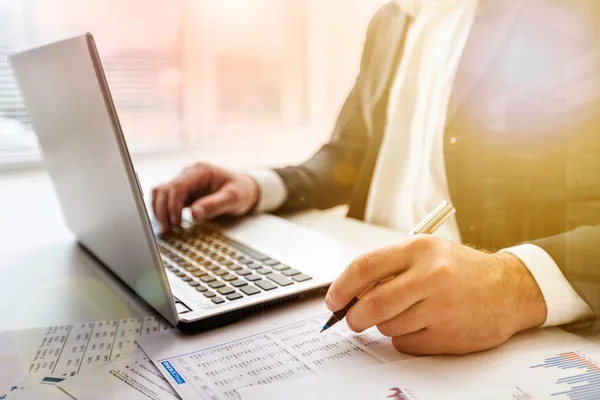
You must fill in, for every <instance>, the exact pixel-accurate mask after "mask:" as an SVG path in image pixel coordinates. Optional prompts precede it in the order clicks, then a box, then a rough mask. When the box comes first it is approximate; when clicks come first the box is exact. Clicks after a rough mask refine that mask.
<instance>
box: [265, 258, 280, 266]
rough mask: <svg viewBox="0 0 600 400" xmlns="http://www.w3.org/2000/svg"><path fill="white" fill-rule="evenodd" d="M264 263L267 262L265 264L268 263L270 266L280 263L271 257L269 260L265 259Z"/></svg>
mask: <svg viewBox="0 0 600 400" xmlns="http://www.w3.org/2000/svg"><path fill="white" fill-rule="evenodd" d="M263 264H265V265H268V266H270V267H272V266H273V265H277V264H279V261H277V260H273V259H272V258H270V259H268V260H265V261H263Z"/></svg>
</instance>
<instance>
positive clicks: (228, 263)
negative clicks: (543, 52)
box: [222, 260, 233, 267]
mask: <svg viewBox="0 0 600 400" xmlns="http://www.w3.org/2000/svg"><path fill="white" fill-rule="evenodd" d="M222 264H223V265H224V266H226V267H231V266H232V265H233V261H229V260H226V261H223V262H222Z"/></svg>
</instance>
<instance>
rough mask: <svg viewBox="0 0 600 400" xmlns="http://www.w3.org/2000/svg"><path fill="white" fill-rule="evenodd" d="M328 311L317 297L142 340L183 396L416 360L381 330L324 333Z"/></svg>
mask: <svg viewBox="0 0 600 400" xmlns="http://www.w3.org/2000/svg"><path fill="white" fill-rule="evenodd" d="M329 316H330V313H329V312H327V310H326V309H325V307H324V305H323V300H322V299H315V300H313V301H311V302H305V303H302V304H295V305H293V306H289V307H286V308H282V309H279V310H277V311H275V312H272V313H269V314H265V315H262V316H256V317H253V318H251V319H248V320H245V321H240V322H239V323H236V324H233V325H230V326H227V327H224V328H221V329H217V330H213V331H209V332H205V333H201V334H197V335H185V334H182V333H180V332H177V331H175V330H173V331H171V332H163V333H159V334H156V335H152V336H146V337H142V338H140V339H138V343H139V344H140V346H141V347H142V349H143V350H144V351H145V352H146V354H147V355H148V356H149V357H150V358H151V359H152V360H153V361H154V363H155V365H156V366H157V368H158V369H159V370H160V372H161V373H162V374H163V375H164V376H165V378H166V379H167V381H168V382H169V383H170V384H171V385H172V386H173V387H174V388H175V390H176V391H177V393H178V394H179V395H180V396H181V398H183V399H237V398H238V390H239V389H240V388H242V387H246V386H251V385H260V384H268V383H273V382H279V381H283V380H287V379H291V378H301V377H306V376H312V375H318V374H322V373H324V372H330V371H339V370H343V369H347V368H353V367H361V368H364V367H367V366H371V365H380V364H385V363H390V362H394V361H401V360H405V359H408V358H412V357H411V356H407V355H405V354H400V353H398V352H397V351H396V350H395V349H394V347H393V346H392V343H391V340H390V339H389V338H386V337H384V336H383V335H381V334H380V333H379V332H378V331H377V330H376V329H370V330H368V331H365V332H363V333H361V334H354V333H352V332H351V331H349V329H348V328H347V326H346V325H345V323H343V322H342V323H339V324H337V325H336V326H334V327H333V328H331V329H329V330H328V331H326V332H324V333H319V331H320V330H321V327H322V326H323V324H324V323H325V321H327V319H328V318H329Z"/></svg>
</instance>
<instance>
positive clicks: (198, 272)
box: [192, 269, 208, 278]
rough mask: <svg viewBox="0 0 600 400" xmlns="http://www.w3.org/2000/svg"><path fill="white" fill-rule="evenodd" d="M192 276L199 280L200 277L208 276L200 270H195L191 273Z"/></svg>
mask: <svg viewBox="0 0 600 400" xmlns="http://www.w3.org/2000/svg"><path fill="white" fill-rule="evenodd" d="M192 275H194V276H195V277H198V278H199V277H201V276H206V275H208V274H207V273H206V272H204V271H202V270H201V269H197V270H195V271H194V272H192Z"/></svg>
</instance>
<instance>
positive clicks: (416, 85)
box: [251, 0, 593, 326]
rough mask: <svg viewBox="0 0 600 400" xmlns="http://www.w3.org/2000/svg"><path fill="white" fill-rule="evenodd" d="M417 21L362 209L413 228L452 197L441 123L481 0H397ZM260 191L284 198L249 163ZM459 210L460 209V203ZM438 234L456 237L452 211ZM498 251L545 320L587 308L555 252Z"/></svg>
mask: <svg viewBox="0 0 600 400" xmlns="http://www.w3.org/2000/svg"><path fill="white" fill-rule="evenodd" d="M396 1H397V2H398V3H399V4H400V6H401V7H402V8H403V9H404V10H405V11H406V12H408V13H409V14H410V15H411V16H412V17H413V19H414V22H413V24H412V26H411V28H410V30H409V31H408V35H407V38H406V45H405V52H404V55H403V59H402V60H401V62H400V63H399V69H398V71H397V73H396V77H395V80H394V82H393V85H392V87H391V92H390V100H389V104H388V110H387V118H388V125H387V126H386V131H385V136H384V139H383V142H382V145H381V150H380V153H379V157H378V160H377V164H376V167H375V171H374V175H373V179H372V182H371V187H370V191H369V198H368V202H367V208H366V213H365V219H366V221H368V222H371V223H374V224H377V225H381V226H386V227H390V228H394V229H397V230H399V231H403V232H409V231H411V230H412V229H413V228H414V227H415V226H416V225H417V224H418V223H419V222H420V221H421V220H422V219H423V218H425V217H426V216H427V214H428V213H429V212H431V210H433V209H434V208H435V207H436V206H437V205H438V204H439V203H440V202H441V201H442V200H446V199H449V198H450V194H449V189H448V182H447V177H446V170H445V163H444V145H443V140H444V126H445V122H446V112H447V108H448V103H449V98H450V94H451V90H452V84H453V80H454V76H455V73H456V69H457V67H458V63H459V61H460V56H461V54H462V52H463V49H464V46H465V43H466V39H467V37H468V34H469V31H470V28H471V26H472V23H473V19H474V16H475V11H476V9H477V5H478V0H396ZM251 175H252V176H253V177H254V179H255V180H256V181H257V182H258V185H259V186H260V189H261V198H260V201H259V204H258V206H257V210H258V211H264V212H268V211H272V210H275V209H277V208H278V207H280V206H281V205H282V204H283V203H284V202H285V200H286V198H287V189H286V187H285V185H284V183H283V181H282V179H281V178H280V177H279V175H277V174H276V173H275V172H273V171H270V170H257V171H252V172H251ZM458 211H460V210H458ZM436 235H438V236H441V237H444V238H446V239H449V240H452V241H456V242H460V241H461V237H460V232H459V229H458V225H457V222H456V219H455V217H454V216H453V217H452V218H451V219H450V220H449V221H447V222H446V223H445V224H444V225H443V226H442V227H440V228H439V229H438V231H437V232H436ZM503 251H507V252H510V253H512V254H514V255H515V256H517V257H518V258H519V259H520V260H521V261H522V262H523V263H524V264H525V265H526V266H527V268H529V271H530V272H531V274H532V275H533V277H534V278H535V280H536V282H537V283H538V286H539V287H540V290H541V292H542V295H543V296H544V299H545V301H546V307H547V310H548V313H547V317H546V321H545V323H544V325H545V326H554V325H562V324H566V323H570V322H574V321H577V320H579V319H582V318H585V317H588V316H590V315H592V314H593V313H592V311H591V309H590V307H589V306H588V305H587V304H586V303H585V302H584V301H583V300H582V299H581V298H580V297H579V295H577V293H576V292H575V290H574V289H573V288H572V287H571V285H570V284H569V282H568V281H567V280H566V278H565V277H564V275H563V274H562V272H561V270H560V268H559V267H558V265H556V263H555V262H554V260H553V259H552V258H551V257H550V255H548V253H546V252H545V251H544V250H543V249H542V248H540V247H538V246H535V245H531V244H525V245H520V246H515V247H512V248H509V249H504V250H503Z"/></svg>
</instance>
